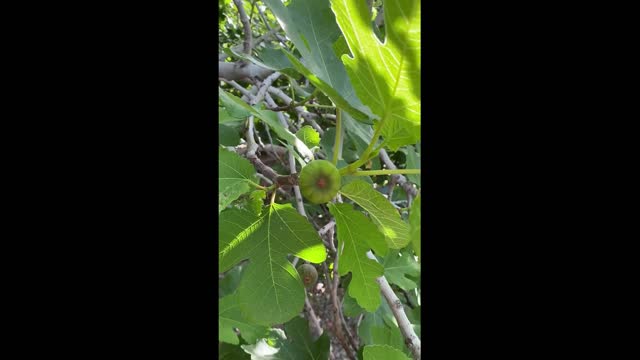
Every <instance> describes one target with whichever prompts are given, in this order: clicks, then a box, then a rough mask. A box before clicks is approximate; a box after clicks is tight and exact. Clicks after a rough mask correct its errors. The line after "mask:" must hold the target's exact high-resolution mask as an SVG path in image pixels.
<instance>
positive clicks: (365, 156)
mask: <svg viewBox="0 0 640 360" xmlns="http://www.w3.org/2000/svg"><path fill="white" fill-rule="evenodd" d="M383 125H384V118H382V119H381V120H380V122H379V123H378V128H377V129H376V131H375V132H374V133H373V137H372V138H371V142H370V143H369V146H367V148H366V149H365V150H364V151H363V152H362V154H361V155H360V159H358V160H357V161H356V162H354V163H351V164H349V165H347V166H345V167H343V168H342V169H340V175H347V174H351V173H354V172H355V171H356V170H357V169H358V168H359V167H360V166H361V165H362V164H364V163H366V162H367V161H369V159H371V158H373V157H374V156H375V152H374V151H372V150H373V148H374V147H375V146H376V143H377V142H378V138H379V137H380V133H381V132H382V126H383ZM382 145H384V143H383V144H381V145H380V146H379V147H378V148H376V150H378V151H379V149H381V148H382Z"/></svg>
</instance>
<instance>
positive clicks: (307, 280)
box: [298, 264, 318, 288]
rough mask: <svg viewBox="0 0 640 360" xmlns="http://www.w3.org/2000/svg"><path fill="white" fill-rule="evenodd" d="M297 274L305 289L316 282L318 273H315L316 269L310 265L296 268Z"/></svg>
mask: <svg viewBox="0 0 640 360" xmlns="http://www.w3.org/2000/svg"><path fill="white" fill-rule="evenodd" d="M298 274H300V278H301V279H302V283H303V284H304V286H305V287H306V288H310V287H312V286H313V285H314V284H315V283H316V281H317V280H318V271H316V268H315V267H313V265H310V264H302V265H300V266H298Z"/></svg>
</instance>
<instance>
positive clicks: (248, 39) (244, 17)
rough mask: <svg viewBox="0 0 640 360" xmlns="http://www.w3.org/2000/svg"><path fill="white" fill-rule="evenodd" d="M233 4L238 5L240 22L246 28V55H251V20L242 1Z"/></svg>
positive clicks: (234, 1)
mask: <svg viewBox="0 0 640 360" xmlns="http://www.w3.org/2000/svg"><path fill="white" fill-rule="evenodd" d="M233 3H234V4H236V7H237V8H238V14H239V17H240V22H241V23H242V26H243V27H244V53H245V54H247V55H251V37H252V35H251V23H250V22H249V18H248V17H247V13H246V12H245V11H244V6H243V5H242V0H233Z"/></svg>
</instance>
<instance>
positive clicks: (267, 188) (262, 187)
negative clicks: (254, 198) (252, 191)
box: [247, 180, 273, 190]
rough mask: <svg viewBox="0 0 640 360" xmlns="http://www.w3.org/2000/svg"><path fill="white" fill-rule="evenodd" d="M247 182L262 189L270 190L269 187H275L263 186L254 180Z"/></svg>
mask: <svg viewBox="0 0 640 360" xmlns="http://www.w3.org/2000/svg"><path fill="white" fill-rule="evenodd" d="M247 182H248V183H249V184H250V185H252V186H254V187H256V188H258V189H260V190H269V189H271V188H272V187H273V186H270V187H264V186H262V185H260V184H256V183H254V182H253V181H251V180H247Z"/></svg>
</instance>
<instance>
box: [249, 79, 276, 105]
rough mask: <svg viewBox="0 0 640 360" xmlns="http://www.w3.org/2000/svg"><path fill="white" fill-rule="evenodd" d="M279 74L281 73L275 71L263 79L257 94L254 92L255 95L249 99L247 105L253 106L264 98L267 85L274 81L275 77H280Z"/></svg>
mask: <svg viewBox="0 0 640 360" xmlns="http://www.w3.org/2000/svg"><path fill="white" fill-rule="evenodd" d="M280 75H281V74H280V73H279V72H277V71H276V72H274V73H273V74H271V75H269V76H267V78H266V79H264V81H263V82H262V84H260V90H258V94H256V96H255V97H254V98H253V100H251V102H250V103H249V105H251V106H254V105H256V104H257V103H259V102H260V101H262V99H264V96H265V94H266V93H267V89H268V88H269V86H271V84H272V83H273V82H274V81H276V79H278V78H279V77H280Z"/></svg>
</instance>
